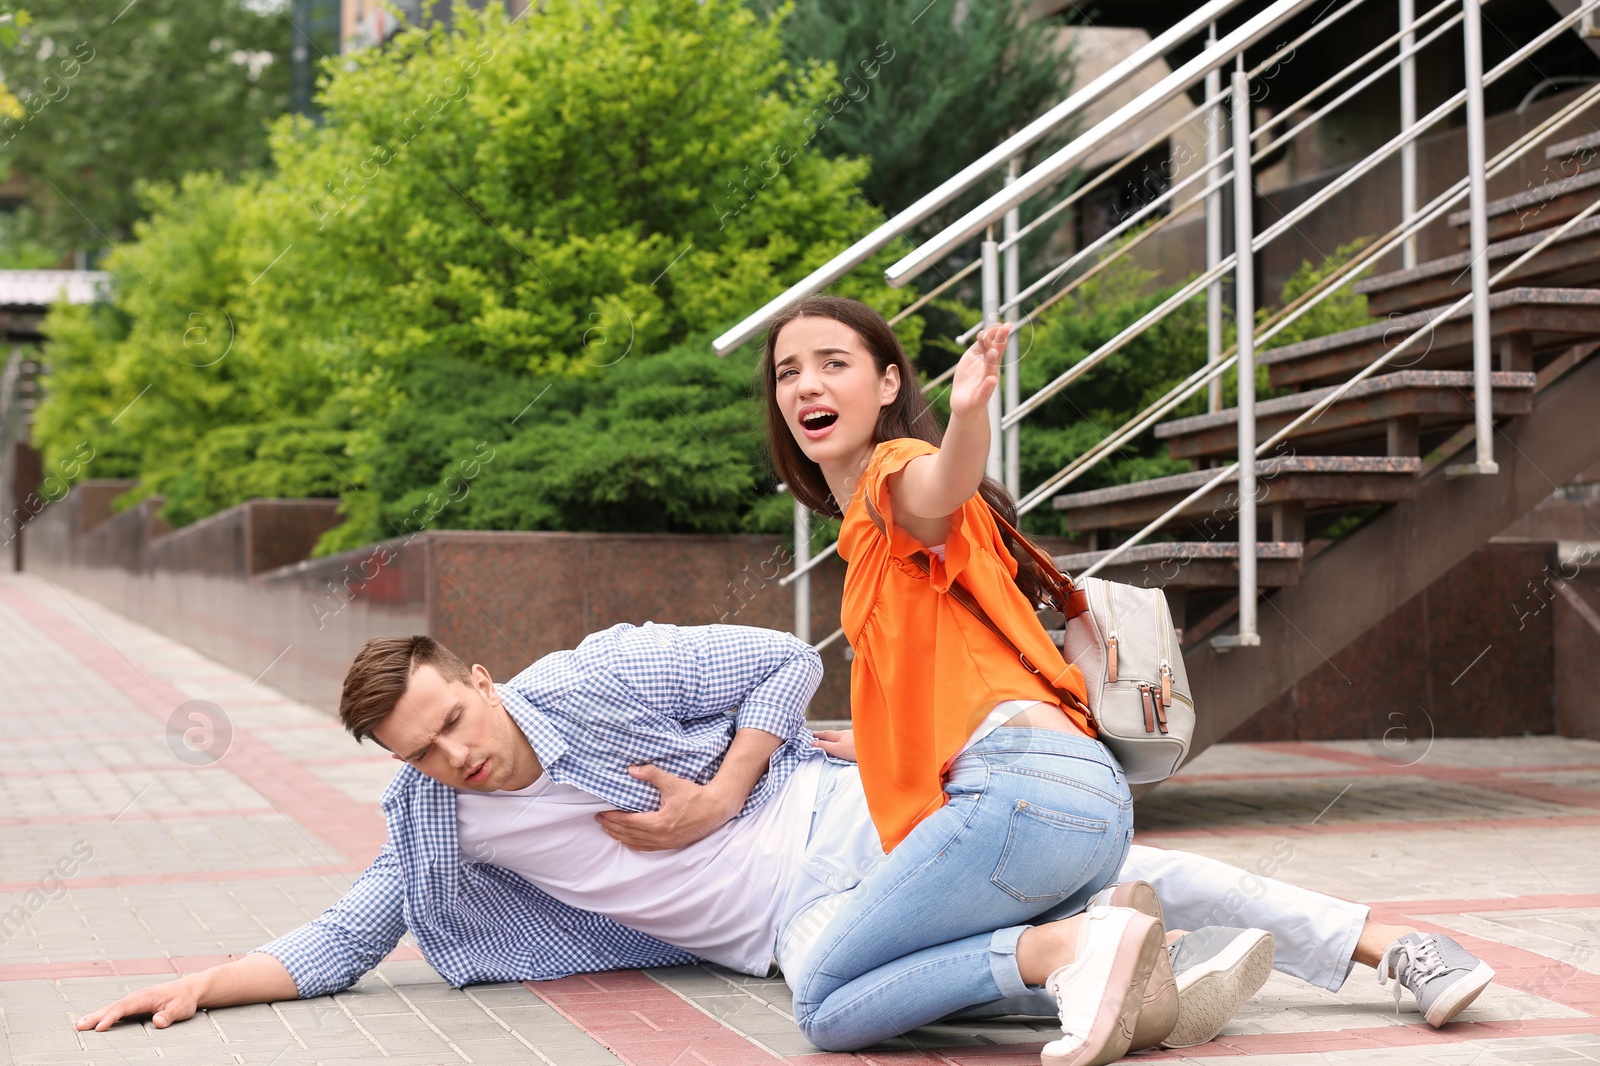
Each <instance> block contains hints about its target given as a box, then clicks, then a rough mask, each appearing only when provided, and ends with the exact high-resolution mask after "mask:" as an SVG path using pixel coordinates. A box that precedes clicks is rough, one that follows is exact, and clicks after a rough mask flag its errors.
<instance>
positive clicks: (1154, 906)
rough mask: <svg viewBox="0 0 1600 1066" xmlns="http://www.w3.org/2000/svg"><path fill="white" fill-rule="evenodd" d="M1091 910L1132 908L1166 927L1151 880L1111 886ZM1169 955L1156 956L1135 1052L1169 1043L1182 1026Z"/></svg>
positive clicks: (1094, 900)
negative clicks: (1171, 1036)
mask: <svg viewBox="0 0 1600 1066" xmlns="http://www.w3.org/2000/svg"><path fill="white" fill-rule="evenodd" d="M1089 906H1090V907H1131V908H1133V909H1134V910H1136V911H1139V912H1140V913H1141V914H1148V915H1150V917H1152V918H1154V919H1156V920H1157V921H1159V922H1161V923H1162V924H1163V925H1165V924H1166V922H1165V919H1164V918H1163V916H1162V913H1161V898H1160V897H1159V896H1157V895H1156V890H1155V886H1154V885H1152V884H1151V883H1150V882H1148V881H1119V882H1117V883H1116V884H1114V885H1107V886H1106V887H1105V888H1103V889H1101V890H1100V891H1099V892H1096V893H1095V894H1094V895H1093V896H1092V897H1090V899H1089ZM1169 955H1170V953H1169V952H1162V953H1161V954H1159V955H1158V956H1156V967H1155V969H1154V970H1152V971H1151V972H1150V982H1149V983H1148V984H1147V985H1145V988H1144V1003H1143V1005H1141V1006H1140V1008H1139V1022H1138V1024H1137V1025H1136V1026H1135V1027H1134V1030H1133V1043H1132V1044H1130V1045H1129V1046H1128V1050H1129V1051H1130V1052H1131V1051H1145V1050H1147V1049H1149V1048H1153V1047H1156V1046H1157V1045H1159V1044H1160V1043H1161V1042H1162V1041H1163V1040H1165V1039H1166V1038H1167V1037H1168V1035H1169V1034H1171V1032H1172V1030H1173V1029H1174V1028H1175V1027H1176V1026H1177V1024H1178V1018H1179V1003H1178V986H1177V982H1176V981H1175V980H1174V978H1173V975H1172V965H1171V961H1170V957H1169Z"/></svg>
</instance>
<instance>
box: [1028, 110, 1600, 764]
mask: <svg viewBox="0 0 1600 1066" xmlns="http://www.w3.org/2000/svg"><path fill="white" fill-rule="evenodd" d="M1590 142H1593V143H1590ZM1597 151H1600V133H1596V134H1590V135H1586V136H1585V137H1580V138H1574V139H1573V140H1570V141H1566V142H1562V143H1561V144H1557V145H1553V146H1551V148H1550V149H1549V150H1548V152H1547V156H1548V157H1549V158H1550V159H1551V160H1552V161H1554V162H1555V163H1556V164H1559V165H1554V166H1552V167H1550V170H1551V171H1552V172H1553V173H1556V174H1558V175H1562V176H1559V177H1556V178H1555V179H1554V180H1551V181H1549V182H1547V183H1546V184H1545V185H1543V186H1540V187H1538V188H1535V189H1531V190H1528V191H1526V192H1522V193H1519V194H1517V195H1514V196H1509V197H1505V198H1503V199H1501V200H1497V201H1493V202H1492V203H1491V204H1490V205H1489V214H1490V225H1491V239H1492V240H1493V241H1494V243H1493V244H1492V245H1491V246H1490V249H1489V255H1490V260H1491V267H1492V268H1495V267H1502V266H1504V265H1505V264H1506V263H1507V262H1509V261H1510V259H1511V258H1513V257H1515V256H1516V255H1518V254H1520V253H1522V252H1524V251H1526V250H1527V249H1528V248H1530V247H1532V246H1533V245H1534V244H1535V243H1537V242H1538V241H1539V240H1540V239H1541V238H1542V237H1543V236H1545V235H1546V231H1548V230H1549V229H1551V228H1553V227H1555V226H1558V225H1560V224H1562V223H1564V222H1567V221H1569V220H1570V219H1571V218H1572V217H1573V216H1574V215H1575V214H1577V213H1578V212H1579V211H1581V210H1582V209H1583V208H1585V207H1587V206H1588V205H1589V204H1591V203H1593V202H1594V201H1595V200H1596V199H1600V168H1595V169H1589V164H1590V162H1591V161H1592V160H1594V159H1595V157H1596V152H1597ZM1449 222H1450V224H1452V225H1454V226H1456V227H1458V228H1459V229H1460V230H1461V231H1462V233H1463V235H1464V234H1465V227H1466V225H1467V218H1466V214H1465V212H1462V213H1460V214H1458V215H1453V216H1451V217H1450V219H1449ZM1464 240H1465V237H1464V236H1463V241H1464ZM1468 258H1469V257H1468V254H1467V253H1465V252H1463V253H1460V254H1458V255H1451V256H1447V257H1444V258H1440V259H1436V260H1433V261H1431V262H1427V263H1423V264H1420V265H1419V266H1417V267H1415V268H1413V269H1410V270H1402V271H1396V272H1393V273H1389V274H1384V275H1381V276H1378V277H1373V278H1369V279H1367V280H1365V281H1362V282H1360V283H1359V284H1358V285H1357V286H1356V288H1357V291H1359V292H1362V293H1364V294H1366V296H1367V300H1368V309H1369V311H1370V313H1371V314H1372V315H1373V317H1374V318H1375V319H1377V321H1375V322H1374V323H1373V324H1371V325H1369V326H1364V327H1361V328H1359V329H1354V330H1349V331H1346V332H1344V333H1339V334H1335V335H1332V336H1328V337H1322V338H1318V339H1316V340H1311V341H1306V342H1303V343H1299V344H1293V345H1289V346H1286V347H1282V348H1275V349H1271V350H1268V351H1265V352H1262V353H1260V355H1259V357H1258V359H1259V362H1260V363H1261V364H1264V365H1265V366H1266V367H1267V373H1268V379H1269V382H1270V384H1271V385H1272V386H1273V387H1275V388H1278V389H1290V390H1293V391H1292V392H1291V393H1289V394H1288V395H1283V396H1278V397H1276V398H1274V399H1270V400H1264V401H1259V402H1258V403H1257V405H1256V411H1257V414H1256V421H1257V434H1258V439H1265V438H1266V437H1268V436H1270V435H1271V434H1272V433H1274V432H1276V431H1277V430H1278V429H1279V428H1281V427H1282V426H1284V425H1286V424H1287V423H1288V422H1289V421H1290V420H1291V419H1293V418H1294V417H1295V416H1296V415H1297V414H1298V413H1300V412H1302V411H1304V410H1305V409H1306V408H1308V407H1310V406H1311V405H1312V404H1314V403H1315V402H1316V401H1317V400H1318V399H1319V398H1321V397H1322V396H1323V395H1325V394H1326V393H1327V392H1329V391H1331V390H1332V388H1333V387H1334V386H1335V385H1337V384H1338V383H1340V382H1343V381H1345V380H1348V379H1349V378H1350V377H1351V376H1352V375H1354V374H1355V373H1356V372H1357V371H1359V370H1361V369H1363V368H1365V367H1366V366H1368V365H1369V364H1370V363H1371V362H1372V361H1373V360H1375V359H1376V358H1378V357H1379V356H1381V355H1382V354H1383V353H1385V352H1386V351H1388V350H1389V349H1391V348H1393V347H1394V346H1396V345H1398V344H1399V343H1400V341H1402V340H1403V339H1405V338H1406V337H1407V336H1409V335H1410V334H1411V333H1412V332H1414V331H1415V329H1417V328H1418V327H1419V326H1421V325H1424V324H1426V323H1427V322H1429V321H1432V320H1433V319H1434V318H1435V317H1436V316H1438V315H1440V314H1443V313H1444V312H1445V310H1446V309H1447V307H1448V305H1449V304H1451V303H1453V302H1455V301H1456V300H1457V299H1459V298H1460V297H1461V296H1462V295H1464V294H1465V293H1466V292H1467V291H1468V287H1469V284H1470V271H1469V269H1468V267H1469V262H1468ZM1502 284H1503V286H1505V287H1503V288H1502V289H1501V290H1500V291H1497V292H1495V293H1494V294H1493V296H1492V298H1491V301H1490V322H1491V333H1492V337H1493V342H1494V345H1495V351H1496V360H1497V361H1496V368H1495V372H1494V374H1493V376H1492V381H1493V386H1494V408H1493V410H1494V419H1495V423H1496V440H1495V445H1494V447H1495V459H1496V461H1497V462H1498V463H1499V464H1500V471H1499V473H1498V474H1495V475H1491V476H1471V477H1460V478H1450V477H1447V476H1446V473H1445V469H1444V468H1445V466H1446V464H1447V463H1448V462H1450V461H1451V460H1452V459H1453V458H1454V457H1455V456H1456V455H1457V453H1459V452H1461V451H1462V450H1464V449H1466V448H1468V447H1470V446H1471V445H1472V444H1473V442H1474V430H1473V404H1472V373H1471V362H1472V350H1471V349H1472V337H1471V313H1470V309H1466V310H1463V311H1462V312H1460V313H1459V314H1456V315H1452V316H1450V317H1449V318H1448V319H1447V320H1446V321H1443V322H1441V323H1440V324H1439V325H1438V326H1437V327H1436V329H1435V330H1434V334H1433V338H1432V342H1431V343H1429V344H1426V345H1425V346H1424V347H1423V348H1422V349H1421V350H1419V352H1418V353H1416V354H1411V355H1406V356H1403V357H1402V358H1400V359H1399V360H1397V361H1396V363H1394V364H1389V365H1388V366H1386V367H1385V368H1384V370H1383V371H1382V372H1380V373H1378V374H1375V375H1374V376H1372V377H1371V378H1369V379H1367V380H1366V381H1364V382H1362V383H1361V384H1360V385H1358V386H1357V387H1355V388H1354V389H1352V390H1351V391H1350V392H1348V393H1347V394H1346V395H1345V396H1344V397H1343V398H1341V399H1340V400H1339V401H1338V402H1336V403H1335V404H1334V405H1332V406H1331V407H1329V408H1328V409H1327V410H1326V411H1324V412H1323V413H1322V414H1321V415H1320V416H1319V417H1318V418H1317V419H1315V420H1314V421H1312V422H1309V423H1307V424H1305V425H1303V426H1301V427H1299V429H1298V430H1297V431H1296V432H1295V433H1294V434H1293V435H1292V436H1291V437H1289V438H1288V439H1287V440H1285V441H1283V442H1281V443H1280V445H1279V446H1278V453H1277V454H1276V455H1274V456H1271V457H1266V458H1262V459H1260V460H1258V471H1257V481H1258V495H1257V499H1258V504H1257V508H1258V510H1257V513H1258V516H1259V519H1260V522H1261V526H1260V527H1259V528H1258V530H1257V535H1258V537H1259V538H1260V544H1259V554H1258V559H1259V562H1258V564H1257V565H1258V582H1257V583H1258V587H1259V590H1260V593H1261V595H1262V597H1263V598H1264V599H1265V600H1267V601H1268V602H1267V605H1263V606H1262V608H1261V609H1260V610H1259V612H1258V614H1259V620H1260V621H1259V632H1260V636H1261V647H1260V648H1246V649H1238V650H1233V651H1225V650H1218V649H1217V648H1215V647H1214V646H1213V645H1212V644H1211V643H1210V641H1209V640H1208V639H1207V638H1208V637H1211V636H1213V635H1216V634H1218V633H1222V632H1226V631H1227V629H1228V626H1229V624H1230V623H1231V622H1234V621H1235V620H1236V616H1237V613H1238V593H1237V590H1238V545H1237V537H1238V532H1237V501H1236V499H1235V498H1233V497H1232V488H1233V485H1232V483H1224V484H1222V485H1220V486H1218V487H1217V488H1216V489H1214V490H1213V491H1212V492H1211V493H1209V494H1207V495H1206V496H1205V497H1203V498H1201V499H1198V500H1196V501H1194V502H1193V503H1191V504H1190V505H1188V506H1187V507H1186V508H1185V510H1184V511H1183V512H1181V514H1180V515H1179V516H1178V517H1177V518H1175V519H1173V520H1172V521H1171V522H1170V523H1169V525H1168V527H1167V531H1168V533H1169V535H1171V536H1172V537H1173V538H1174V539H1172V540H1169V541H1164V542H1154V543H1152V542H1146V543H1143V544H1140V545H1137V546H1135V547H1134V548H1133V549H1130V550H1129V552H1128V553H1126V554H1125V555H1123V556H1120V557H1119V558H1118V559H1117V560H1116V561H1115V562H1114V563H1113V564H1112V565H1111V566H1109V567H1108V568H1107V569H1106V571H1104V572H1103V573H1102V575H1101V576H1104V577H1109V578H1112V579H1115V580H1120V581H1129V582H1132V583H1135V584H1142V585H1154V586H1160V587H1163V588H1164V589H1165V590H1166V592H1167V596H1168V600H1169V603H1170V604H1171V606H1172V608H1173V615H1174V618H1175V620H1177V622H1178V625H1179V626H1180V628H1181V629H1182V630H1183V647H1184V662H1185V665H1186V666H1187V668H1188V672H1189V677H1190V680H1191V683H1192V684H1193V686H1194V690H1195V696H1196V702H1197V704H1198V705H1199V706H1203V707H1205V708H1207V713H1206V714H1205V715H1204V716H1203V720H1202V722H1201V725H1200V735H1197V736H1196V744H1195V751H1196V752H1198V751H1200V750H1203V749H1204V748H1205V747H1206V746H1208V745H1209V744H1210V743H1212V742H1214V741H1216V740H1219V739H1221V738H1222V737H1223V736H1225V735H1227V734H1228V733H1229V732H1231V731H1232V730H1233V729H1234V728H1236V727H1237V726H1239V725H1240V724H1242V723H1243V722H1244V721H1246V720H1247V719H1248V718H1250V717H1251V716H1252V715H1254V714H1255V713H1256V712H1257V711H1258V710H1260V709H1261V708H1262V707H1264V706H1265V705H1266V704H1268V703H1270V702H1271V701H1272V700H1274V699H1275V698H1277V697H1278V696H1279V695H1280V694H1282V693H1283V692H1285V691H1286V690H1287V689H1288V688H1289V687H1290V686H1292V685H1294V684H1295V683H1296V682H1297V681H1299V680H1301V679H1302V678H1304V677H1305V676H1306V675H1308V674H1309V673H1310V672H1311V671H1313V670H1315V669H1316V668H1317V667H1319V666H1320V665H1322V664H1323V663H1324V662H1326V661H1327V660H1328V657H1329V656H1332V655H1334V654H1336V653H1337V652H1338V651H1339V650H1340V649H1342V648H1344V647H1345V646H1346V645H1348V644H1349V643H1350V642H1351V641H1353V640H1355V639H1356V638H1357V637H1358V636H1360V635H1361V634H1362V633H1363V632H1364V631H1366V630H1368V629H1370V628H1371V627H1373V626H1374V625H1376V624H1377V623H1379V622H1381V621H1382V620H1383V619H1384V618H1385V617H1387V616H1388V615H1389V614H1391V613H1392V612H1393V611H1395V610H1396V609H1397V608H1399V607H1400V606H1401V605H1402V604H1404V603H1405V602H1406V601H1407V600H1408V599H1410V598H1411V597H1412V596H1414V595H1416V594H1417V593H1418V592H1420V591H1422V590H1423V589H1425V588H1426V587H1427V586H1428V585H1429V584H1430V583H1431V582H1433V581H1434V580H1436V579H1438V578H1439V577H1441V576H1442V575H1443V574H1445V573H1446V572H1447V571H1448V570H1449V569H1450V568H1451V567H1452V566H1454V565H1455V564H1456V563H1458V562H1459V561H1461V560H1462V559H1464V558H1465V557H1466V556H1467V555H1469V554H1471V553H1472V552H1473V551H1474V550H1476V549H1478V548H1479V547H1481V546H1482V545H1483V544H1485V543H1486V542H1487V541H1488V540H1489V539H1490V538H1491V537H1493V536H1495V535H1496V534H1498V533H1500V532H1501V531H1503V530H1504V529H1506V528H1507V527H1508V526H1510V525H1511V524H1512V523H1514V522H1516V521H1517V520H1518V519H1519V518H1520V517H1521V516H1523V515H1524V514H1526V513H1527V512H1528V511H1530V510H1531V509H1532V508H1533V507H1534V506H1535V505H1537V504H1538V503H1539V502H1540V501H1541V500H1544V499H1545V498H1547V497H1548V496H1549V495H1550V494H1551V493H1552V492H1553V491H1554V490H1556V489H1557V488H1559V487H1560V486H1561V485H1563V484H1565V483H1566V482H1567V481H1569V480H1570V479H1572V478H1573V477H1575V476H1576V475H1578V474H1579V473H1581V472H1582V471H1583V470H1585V469H1587V468H1588V467H1590V466H1592V465H1593V464H1594V463H1595V461H1596V459H1597V458H1600V358H1591V355H1592V354H1593V353H1594V352H1596V351H1597V350H1600V218H1594V219H1590V220H1586V221H1585V222H1582V223H1580V224H1578V225H1577V226H1575V227H1573V228H1572V230H1571V231H1569V232H1568V233H1567V234H1565V235H1563V237H1562V238H1561V239H1559V240H1557V241H1556V242H1554V243H1553V244H1552V245H1551V246H1550V247H1549V248H1547V249H1545V250H1544V251H1543V252H1541V253H1540V254H1539V255H1538V256H1537V257H1536V258H1534V259H1533V260H1531V261H1530V262H1529V263H1528V264H1526V265H1525V266H1524V267H1523V268H1521V269H1520V270H1519V271H1518V272H1517V273H1516V274H1515V275H1513V276H1512V277H1510V278H1508V279H1506V281H1505V282H1503V283H1502ZM1237 425H1238V410H1237V409H1236V408H1233V409H1228V410H1223V411H1218V412H1213V413H1208V414H1203V415H1196V416H1192V417H1187V418H1179V419H1173V420H1170V421H1167V422H1164V423H1160V424H1158V425H1156V427H1155V429H1154V432H1155V436H1156V438H1157V439H1159V440H1165V441H1166V442H1167V448H1168V451H1169V453H1170V454H1171V455H1172V456H1173V457H1174V458H1187V459H1190V460H1192V461H1194V463H1195V465H1196V467H1197V469H1195V470H1194V471H1192V472H1190V473H1185V474H1177V475H1172V476H1169V477H1163V478H1156V479H1153V480H1150V481H1145V482H1139V483H1136V484H1131V485H1121V486H1116V487H1113V488H1107V489H1096V490H1093V491H1088V492H1075V493H1069V494H1065V495H1061V496H1058V497H1056V499H1055V500H1054V504H1055V507H1056V509H1057V510H1058V511H1060V512H1061V513H1062V514H1063V515H1065V517H1066V519H1067V523H1068V525H1069V526H1070V527H1071V528H1072V529H1073V530H1075V531H1078V532H1079V533H1081V534H1086V535H1087V536H1088V539H1089V545H1090V547H1091V549H1094V550H1091V551H1088V552H1081V553H1078V554H1074V555H1067V556H1061V557H1059V559H1058V562H1059V563H1060V565H1061V566H1062V567H1063V568H1064V569H1066V570H1067V571H1068V572H1069V573H1076V572H1078V571H1081V570H1083V569H1084V568H1085V567H1087V566H1089V565H1091V564H1092V563H1094V562H1095V561H1097V560H1098V559H1100V558H1102V557H1103V556H1104V554H1105V552H1106V550H1108V549H1109V548H1111V547H1113V546H1114V545H1115V544H1116V543H1117V542H1118V539H1119V537H1124V538H1125V537H1126V535H1127V534H1128V533H1130V532H1131V531H1134V530H1137V529H1140V528H1142V527H1143V526H1144V525H1145V524H1147V523H1148V522H1149V521H1151V520H1152V519H1154V518H1155V517H1157V516H1159V515H1160V514H1162V513H1164V512H1165V511H1166V510H1167V509H1168V508H1169V507H1171V506H1172V505H1173V504H1174V503H1176V502H1177V501H1178V500H1179V499H1181V498H1182V497H1183V496H1185V495H1186V494H1187V493H1188V492H1190V491H1192V490H1193V489H1194V488H1196V487H1197V486H1198V485H1200V484H1202V483H1203V482H1204V481H1206V480H1208V478H1209V477H1210V476H1211V471H1210V470H1208V469H1206V468H1207V467H1215V466H1222V465H1226V464H1227V462H1229V461H1230V460H1231V459H1232V458H1233V457H1234V455H1235V454H1236V450H1237V435H1236V434H1237ZM1268 649H1270V650H1268Z"/></svg>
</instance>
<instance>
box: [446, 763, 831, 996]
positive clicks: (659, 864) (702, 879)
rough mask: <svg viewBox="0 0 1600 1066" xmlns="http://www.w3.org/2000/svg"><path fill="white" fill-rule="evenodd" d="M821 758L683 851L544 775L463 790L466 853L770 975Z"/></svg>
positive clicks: (692, 948) (643, 928) (678, 942)
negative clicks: (604, 819)
mask: <svg viewBox="0 0 1600 1066" xmlns="http://www.w3.org/2000/svg"><path fill="white" fill-rule="evenodd" d="M821 773H822V760H821V759H820V758H812V759H806V760H805V761H804V762H802V763H801V764H800V765H799V767H797V768H796V769H795V771H794V773H793V774H792V775H791V776H790V777H789V780H788V781H787V782H785V783H784V786H783V788H782V789H780V790H779V791H778V793H777V794H776V795H774V796H772V797H771V798H769V799H768V800H767V802H765V803H763V804H762V805H761V806H760V807H759V808H758V809H757V810H755V811H754V812H752V813H751V814H748V815H746V816H745V817H743V818H736V819H734V820H733V821H731V822H729V823H727V824H726V825H724V826H722V828H720V829H718V830H717V831H716V832H714V833H712V834H711V835H710V836H707V837H706V838H704V839H703V840H700V841H698V842H696V843H694V844H691V845H689V846H688V847H686V848H681V849H678V850H676V851H653V852H641V851H631V850H629V849H628V848H625V847H623V846H622V845H621V844H619V843H617V842H616V841H615V840H613V839H611V837H609V836H607V835H606V833H605V830H603V829H601V828H600V823H599V822H597V821H595V817H594V816H595V815H596V814H599V813H600V812H601V811H610V810H615V809H616V808H615V807H613V806H612V805H611V804H610V803H607V802H606V801H605V800H602V799H600V798H598V797H596V796H594V795H592V794H590V793H588V792H584V791H583V790H582V789H579V788H575V787H573V786H572V785H564V784H558V783H556V782H553V781H551V780H550V777H549V775H548V774H543V775H541V776H540V777H539V779H538V780H537V781H535V782H534V783H533V784H531V785H529V786H528V787H527V788H523V789H517V790H515V791H508V792H473V791H470V790H467V789H458V790H457V791H456V832H457V835H458V837H459V840H460V846H461V854H462V857H463V859H464V860H465V861H467V862H492V863H494V864H495V865H496V866H500V867H504V868H505V869H507V870H510V871H512V872H513V873H515V874H518V875H520V876H522V877H524V878H526V879H527V880H528V881H530V882H532V883H533V884H534V885H536V886H537V887H538V888H540V889H542V890H544V891H545V892H548V893H549V894H550V895H552V896H554V897H555V898H556V899H558V900H560V901H561V902H563V903H565V904H567V905H569V906H572V907H579V908H582V909H583V910H586V911H592V912H594V913H596V914H603V915H605V916H606V917H608V918H610V919H612V920H613V921H615V922H618V923H620V924H622V925H626V926H627V927H628V928H630V929H634V930H637V931H638V932H641V933H645V934H647V935H649V936H653V937H655V938H656V939H657V940H660V941H662V942H664V943H667V944H671V945H673V946H674V947H679V948H682V949H683V950H685V951H689V952H693V953H694V954H696V955H698V956H700V957H701V958H702V959H708V960H710V961H711V962H715V963H719V964H721V965H723V966H727V967H729V968H731V969H734V970H738V971H740V972H741V973H748V974H756V975H765V974H766V973H768V971H769V969H770V967H771V965H772V961H773V949H774V946H775V945H776V944H777V940H778V919H779V916H780V914H781V912H782V909H783V907H784V905H785V903H786V902H787V900H788V897H789V893H790V890H791V888H792V886H793V883H794V878H795V872H796V870H797V869H798V867H799V864H800V861H801V858H802V856H803V854H804V852H805V847H806V838H807V835H808V834H809V831H810V827H811V812H812V808H813V807H814V806H815V804H816V796H817V781H818V779H819V778H820V777H821Z"/></svg>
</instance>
